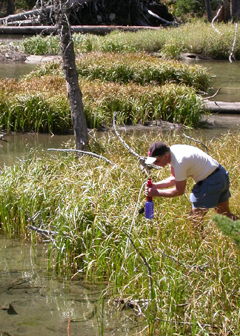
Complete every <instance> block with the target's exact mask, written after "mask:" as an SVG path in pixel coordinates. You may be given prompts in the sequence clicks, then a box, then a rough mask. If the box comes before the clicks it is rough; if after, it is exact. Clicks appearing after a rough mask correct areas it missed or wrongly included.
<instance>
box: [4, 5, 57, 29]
mask: <svg viewBox="0 0 240 336" xmlns="http://www.w3.org/2000/svg"><path fill="white" fill-rule="evenodd" d="M51 9H52V6H48V7H43V8H40V9H34V10H31V11H27V12H23V13H19V14H13V15H8V16H6V17H4V18H1V19H0V25H1V24H2V25H6V24H7V23H9V22H14V21H19V20H25V19H28V18H29V17H33V16H38V15H41V14H42V13H43V12H47V11H50V10H51Z"/></svg>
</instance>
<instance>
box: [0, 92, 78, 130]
mask: <svg viewBox="0 0 240 336" xmlns="http://www.w3.org/2000/svg"><path fill="white" fill-rule="evenodd" d="M0 106H1V113H0V125H1V128H2V129H3V130H5V131H7V132H12V131H15V132H19V131H21V132H30V131H34V132H42V133H55V134H64V133H65V134H66V133H68V132H69V130H71V128H72V121H71V114H70V109H69V103H68V100H67V98H66V96H62V97H60V96H58V97H56V98H54V97H53V98H51V97H50V98H46V97H44V95H41V94H39V93H36V94H35V95H32V94H30V93H22V94H16V95H12V97H10V98H9V97H8V96H7V95H6V94H2V95H0Z"/></svg>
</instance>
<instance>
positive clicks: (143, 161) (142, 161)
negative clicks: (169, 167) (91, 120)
mask: <svg viewBox="0 0 240 336" xmlns="http://www.w3.org/2000/svg"><path fill="white" fill-rule="evenodd" d="M116 116H117V112H114V113H113V129H114V131H115V133H116V135H117V137H118V138H119V140H120V141H121V143H122V144H123V146H124V147H125V148H127V150H128V151H129V152H130V153H131V154H133V155H134V156H136V157H137V158H138V160H139V161H140V165H141V168H142V169H143V171H144V172H145V173H146V175H147V176H148V175H149V174H148V171H146V170H145V169H152V168H154V169H161V167H158V166H155V165H150V164H148V165H147V164H146V163H145V160H146V157H145V156H140V155H139V154H137V153H136V152H135V151H134V150H133V149H131V148H130V147H129V146H128V144H127V143H126V142H125V141H124V140H123V139H122V138H121V136H120V134H119V133H118V131H117V126H116Z"/></svg>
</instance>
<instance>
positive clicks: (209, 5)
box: [205, 0, 212, 22]
mask: <svg viewBox="0 0 240 336" xmlns="http://www.w3.org/2000/svg"><path fill="white" fill-rule="evenodd" d="M205 5H206V11H207V18H208V22H211V21H212V8H211V3H210V0H205Z"/></svg>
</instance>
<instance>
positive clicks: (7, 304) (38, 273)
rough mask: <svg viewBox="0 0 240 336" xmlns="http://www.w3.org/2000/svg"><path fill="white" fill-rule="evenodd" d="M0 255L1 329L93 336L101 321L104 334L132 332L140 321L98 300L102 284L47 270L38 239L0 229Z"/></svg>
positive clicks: (26, 334)
mask: <svg viewBox="0 0 240 336" xmlns="http://www.w3.org/2000/svg"><path fill="white" fill-rule="evenodd" d="M0 256H1V257H0V334H1V335H15V336H17V335H24V336H32V335H36V336H38V335H40V336H42V335H48V336H51V335H58V336H67V335H76V336H77V335H79V336H94V335H101V334H103V333H102V331H103V330H102V329H101V328H102V322H103V324H104V335H109V336H110V335H112V336H122V335H126V336H127V335H129V336H130V335H134V334H135V332H136V330H138V328H139V327H140V323H138V322H137V321H136V320H135V321H133V320H130V319H129V318H130V316H131V314H132V313H131V312H125V313H124V314H123V313H121V312H118V311H117V310H116V308H115V307H109V306H108V305H107V304H106V302H105V301H102V300H101V293H102V289H103V287H102V286H96V285H90V284H87V283H85V282H83V281H80V280H76V281H73V282H72V283H66V282H60V281H58V280H57V279H56V278H55V277H54V276H53V275H51V276H50V275H49V274H47V273H46V269H47V262H48V260H47V257H46V256H47V253H46V250H45V249H43V248H42V245H40V246H39V245H38V246H36V247H35V248H32V247H31V245H29V244H28V243H27V242H23V241H21V240H13V239H11V240H10V239H6V238H5V237H3V236H1V235H0ZM102 305H103V308H104V309H103V310H102ZM102 314H103V316H102ZM69 328H70V330H69ZM68 330H69V331H68Z"/></svg>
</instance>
